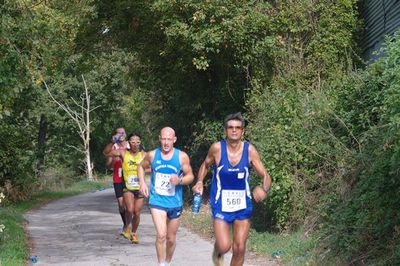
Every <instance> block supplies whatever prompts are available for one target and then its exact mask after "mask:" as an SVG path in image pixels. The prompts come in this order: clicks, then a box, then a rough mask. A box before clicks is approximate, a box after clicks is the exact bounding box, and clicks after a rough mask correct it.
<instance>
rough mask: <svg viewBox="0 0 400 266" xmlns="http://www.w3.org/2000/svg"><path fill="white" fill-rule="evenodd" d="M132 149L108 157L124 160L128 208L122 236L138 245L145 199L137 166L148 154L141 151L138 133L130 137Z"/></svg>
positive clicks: (125, 196) (117, 151) (123, 167)
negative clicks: (141, 190) (138, 232)
mask: <svg viewBox="0 0 400 266" xmlns="http://www.w3.org/2000/svg"><path fill="white" fill-rule="evenodd" d="M128 142H129V146H130V149H128V150H113V151H111V152H109V153H108V154H107V156H113V157H120V158H121V159H122V174H123V177H124V183H125V187H124V190H123V191H124V202H125V206H126V211H125V214H126V216H125V219H126V224H127V226H126V227H125V228H124V231H123V233H122V235H123V236H124V237H125V238H127V239H129V240H131V241H132V243H134V244H138V243H139V239H138V237H137V234H136V231H137V229H138V227H139V223H140V213H141V210H142V206H143V203H144V197H143V195H142V194H141V193H140V191H139V188H140V187H139V179H138V175H137V166H138V165H139V163H140V162H141V161H142V160H143V158H144V156H145V155H146V152H145V151H143V150H142V149H141V137H140V135H139V134H137V133H132V134H130V135H129V136H128Z"/></svg>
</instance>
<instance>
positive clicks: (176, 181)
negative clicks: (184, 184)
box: [169, 174, 180, 186]
mask: <svg viewBox="0 0 400 266" xmlns="http://www.w3.org/2000/svg"><path fill="white" fill-rule="evenodd" d="M179 181H180V180H179V176H177V175H176V174H172V175H171V177H170V179H169V182H170V183H171V184H172V185H174V186H177V185H179Z"/></svg>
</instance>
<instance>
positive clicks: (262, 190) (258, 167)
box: [249, 145, 272, 202]
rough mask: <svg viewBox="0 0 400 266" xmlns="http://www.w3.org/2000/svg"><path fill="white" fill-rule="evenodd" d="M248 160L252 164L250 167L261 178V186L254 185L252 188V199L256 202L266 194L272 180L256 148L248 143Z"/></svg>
mask: <svg viewBox="0 0 400 266" xmlns="http://www.w3.org/2000/svg"><path fill="white" fill-rule="evenodd" d="M249 160H250V163H251V165H252V168H253V169H254V170H255V171H256V173H257V174H258V175H259V176H260V177H262V179H263V186H262V187H256V188H255V189H254V190H253V195H254V199H255V200H256V201H257V202H258V201H261V200H263V199H264V198H265V197H266V196H267V193H268V192H269V190H270V188H271V183H272V181H271V177H270V175H269V174H268V172H267V170H266V169H265V167H264V164H263V163H262V161H261V158H260V155H259V154H258V152H257V150H256V148H255V147H254V146H253V145H250V147H249Z"/></svg>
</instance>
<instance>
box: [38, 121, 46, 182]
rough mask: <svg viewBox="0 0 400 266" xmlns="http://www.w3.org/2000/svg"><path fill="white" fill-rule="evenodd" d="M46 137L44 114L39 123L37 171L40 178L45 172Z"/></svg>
mask: <svg viewBox="0 0 400 266" xmlns="http://www.w3.org/2000/svg"><path fill="white" fill-rule="evenodd" d="M46 135H47V119H46V116H45V115H44V114H42V115H41V116H40V122H39V134H38V150H37V166H36V170H37V173H38V176H39V177H41V176H42V175H43V170H44V157H45V150H46Z"/></svg>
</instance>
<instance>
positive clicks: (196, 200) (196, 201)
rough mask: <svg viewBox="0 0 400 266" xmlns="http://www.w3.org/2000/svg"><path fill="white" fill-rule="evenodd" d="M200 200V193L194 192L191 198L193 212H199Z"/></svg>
mask: <svg viewBox="0 0 400 266" xmlns="http://www.w3.org/2000/svg"><path fill="white" fill-rule="evenodd" d="M201 201H202V195H201V193H195V194H194V198H193V206H192V212H193V213H194V214H198V213H199V211H200V207H201Z"/></svg>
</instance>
